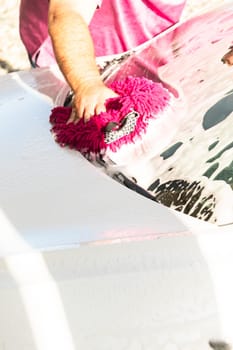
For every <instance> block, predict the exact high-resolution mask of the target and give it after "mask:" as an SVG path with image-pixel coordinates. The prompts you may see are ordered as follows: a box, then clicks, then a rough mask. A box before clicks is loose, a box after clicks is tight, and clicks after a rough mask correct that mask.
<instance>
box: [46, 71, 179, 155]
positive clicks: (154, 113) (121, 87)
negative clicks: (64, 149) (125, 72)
mask: <svg viewBox="0 0 233 350" xmlns="http://www.w3.org/2000/svg"><path fill="white" fill-rule="evenodd" d="M109 87H110V88H111V89H113V90H114V91H115V92H116V93H117V94H118V95H119V97H116V98H111V99H109V100H107V101H106V112H102V113H100V114H99V115H94V116H93V117H92V118H91V119H90V120H89V121H88V122H86V123H84V121H83V119H81V120H80V121H78V123H76V124H75V123H67V121H68V119H69V117H70V114H71V107H55V108H54V109H53V110H52V113H51V115H50V122H51V124H52V129H51V131H52V133H53V134H54V136H55V140H56V142H58V143H59V144H60V145H61V146H69V147H70V148H72V149H76V150H77V151H80V152H81V153H82V154H84V155H87V154H93V153H94V154H101V155H103V154H106V152H107V153H108V152H110V153H111V154H114V153H115V154H117V153H118V152H119V151H120V150H121V149H122V147H123V148H124V147H125V146H127V147H128V146H129V145H131V147H134V146H135V145H136V144H137V143H138V141H139V143H140V142H141V140H142V139H143V138H144V137H145V135H146V134H147V131H148V127H149V125H151V122H153V121H155V120H157V119H161V118H162V117H163V115H164V113H165V114H166V113H167V112H168V111H169V109H171V100H172V98H173V95H172V94H171V93H170V92H169V91H168V90H167V89H166V88H165V87H164V86H163V84H162V83H157V82H154V81H152V80H149V79H146V78H144V77H133V76H128V77H126V78H124V79H122V80H117V81H114V82H113V83H112V84H111V85H110V86H109ZM149 134H150V136H149V137H150V138H151V137H152V138H153V131H152V133H151V132H150V133H149ZM144 146H145V145H144ZM148 147H149V146H148ZM148 147H147V148H148Z"/></svg>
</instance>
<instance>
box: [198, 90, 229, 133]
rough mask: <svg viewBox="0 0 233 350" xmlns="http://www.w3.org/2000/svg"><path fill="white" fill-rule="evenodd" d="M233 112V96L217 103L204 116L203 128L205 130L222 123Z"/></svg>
mask: <svg viewBox="0 0 233 350" xmlns="http://www.w3.org/2000/svg"><path fill="white" fill-rule="evenodd" d="M232 112H233V94H230V95H228V96H226V97H224V98H222V99H221V100H220V101H218V102H217V103H215V104H214V105H213V106H212V107H211V108H210V109H209V110H208V111H207V112H206V114H205V115H204V118H203V123H202V126H203V128H204V130H207V129H210V128H212V127H213V126H215V125H217V124H219V123H221V122H222V121H223V120H225V119H226V118H227V117H228V116H229V115H230V114H231V113H232Z"/></svg>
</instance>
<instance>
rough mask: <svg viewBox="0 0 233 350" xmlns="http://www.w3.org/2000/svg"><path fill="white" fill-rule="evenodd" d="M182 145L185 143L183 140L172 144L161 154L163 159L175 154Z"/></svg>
mask: <svg viewBox="0 0 233 350" xmlns="http://www.w3.org/2000/svg"><path fill="white" fill-rule="evenodd" d="M182 145H183V142H177V143H175V144H174V145H172V146H171V147H169V148H168V149H167V150H166V151H164V152H163V153H161V154H160V156H161V157H162V158H163V159H167V158H169V157H171V156H173V154H175V152H176V151H177V150H178V148H180V146H182Z"/></svg>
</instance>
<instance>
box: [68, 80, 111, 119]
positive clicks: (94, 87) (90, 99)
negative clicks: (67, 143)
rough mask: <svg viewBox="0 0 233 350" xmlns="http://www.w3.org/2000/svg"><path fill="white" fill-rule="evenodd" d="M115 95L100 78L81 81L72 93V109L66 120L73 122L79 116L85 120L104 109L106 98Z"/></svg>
mask: <svg viewBox="0 0 233 350" xmlns="http://www.w3.org/2000/svg"><path fill="white" fill-rule="evenodd" d="M117 96H118V95H117V94H116V93H115V92H114V91H113V90H111V89H110V88H108V87H107V86H106V85H105V84H104V83H103V82H102V80H98V81H91V82H90V81H89V82H85V83H83V84H82V85H80V86H79V89H78V92H77V93H75V95H74V99H73V109H72V113H71V116H70V118H69V121H68V122H69V123H70V122H74V123H75V122H78V121H79V119H81V118H84V121H85V122H87V121H88V120H89V119H90V118H91V116H93V115H94V114H99V113H100V112H105V111H106V107H105V102H106V100H107V99H109V98H114V97H117Z"/></svg>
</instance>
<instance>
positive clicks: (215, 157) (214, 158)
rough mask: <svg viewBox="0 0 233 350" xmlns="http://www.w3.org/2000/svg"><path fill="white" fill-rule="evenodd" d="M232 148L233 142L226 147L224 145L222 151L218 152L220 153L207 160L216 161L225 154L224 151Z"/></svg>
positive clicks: (209, 161) (208, 161)
mask: <svg viewBox="0 0 233 350" xmlns="http://www.w3.org/2000/svg"><path fill="white" fill-rule="evenodd" d="M231 148H233V142H231V143H230V144H229V145H227V146H226V147H224V148H223V149H222V150H221V151H220V152H218V153H217V154H216V156H214V157H212V158H210V159H208V160H207V161H206V163H212V162H214V161H215V160H217V159H218V158H220V157H221V156H222V155H223V153H224V152H226V151H228V150H229V149H231Z"/></svg>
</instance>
